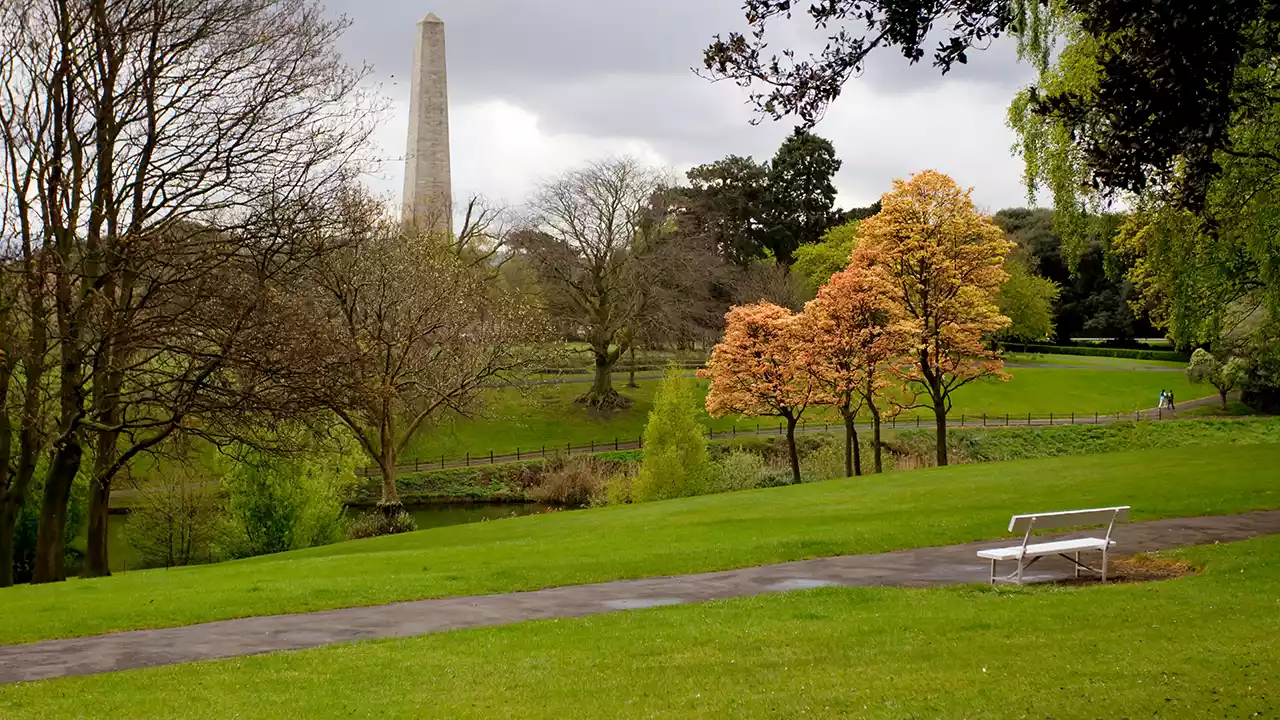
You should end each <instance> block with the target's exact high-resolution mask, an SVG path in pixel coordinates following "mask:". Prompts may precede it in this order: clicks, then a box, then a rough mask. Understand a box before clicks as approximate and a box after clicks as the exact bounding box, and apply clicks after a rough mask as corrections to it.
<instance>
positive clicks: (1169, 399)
mask: <svg viewBox="0 0 1280 720" xmlns="http://www.w3.org/2000/svg"><path fill="white" fill-rule="evenodd" d="M1166 399H1167V400H1168V401H1169V409H1170V410H1172V411H1173V412H1178V408H1176V407H1174V406H1173V391H1172V390H1170V391H1169V394H1168V395H1167V396H1166Z"/></svg>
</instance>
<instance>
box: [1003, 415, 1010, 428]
mask: <svg viewBox="0 0 1280 720" xmlns="http://www.w3.org/2000/svg"><path fill="white" fill-rule="evenodd" d="M1004 426H1005V427H1009V413H1005V414H1004Z"/></svg>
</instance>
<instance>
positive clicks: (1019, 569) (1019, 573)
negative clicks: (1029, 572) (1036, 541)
mask: <svg viewBox="0 0 1280 720" xmlns="http://www.w3.org/2000/svg"><path fill="white" fill-rule="evenodd" d="M1018 584H1019V585H1021V584H1022V558H1021V557H1019V558H1018Z"/></svg>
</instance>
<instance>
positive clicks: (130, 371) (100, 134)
mask: <svg viewBox="0 0 1280 720" xmlns="http://www.w3.org/2000/svg"><path fill="white" fill-rule="evenodd" d="M0 22H2V23H3V29H4V34H3V37H2V38H0V45H4V49H3V50H0V54H3V55H4V56H5V57H7V58H9V59H10V61H11V65H10V67H9V68H8V69H7V72H9V73H10V76H9V77H8V78H7V79H8V80H9V89H8V97H7V98H6V100H5V103H4V104H5V106H6V107H5V108H4V110H3V111H0V112H2V113H3V114H5V115H7V116H8V117H10V118H13V121H12V131H11V132H10V133H9V135H11V136H13V137H17V138H20V139H22V140H23V142H20V143H17V144H14V143H11V142H10V137H6V148H5V152H6V157H7V158H9V160H10V162H9V163H8V164H9V166H10V167H9V172H10V173H11V174H12V173H14V167H15V165H23V164H26V165H30V166H31V167H32V168H33V171H32V173H31V174H32V175H33V177H34V178H35V183H34V185H35V188H34V192H32V193H30V195H29V198H30V199H29V200H24V202H25V205H24V206H23V207H22V208H21V209H20V210H19V214H20V215H21V216H22V217H21V218H17V219H15V221H14V222H13V223H11V225H18V226H21V225H22V224H24V223H25V224H27V225H29V226H30V227H31V228H33V230H32V231H31V232H32V236H33V241H35V242H38V243H39V252H40V253H41V254H42V257H45V258H47V260H46V261H47V262H48V264H49V270H48V273H49V275H50V276H51V278H52V282H51V284H52V286H53V292H52V297H51V299H50V307H49V312H50V315H51V317H52V318H53V325H52V326H53V327H54V328H55V335H56V337H54V338H52V339H51V341H52V342H53V343H54V344H55V345H56V348H57V353H58V361H57V368H56V373H55V375H56V378H54V380H56V387H57V393H58V397H57V400H58V408H57V419H56V426H57V427H56V431H55V432H54V433H53V435H52V439H51V443H50V444H51V449H52V459H51V462H50V466H49V470H48V474H47V476H46V480H45V488H44V498H43V502H42V506H41V520H40V530H39V538H38V541H37V549H36V563H35V568H34V580H35V581H36V582H47V581H51V580H58V579H61V578H62V577H63V576H64V570H63V567H62V558H63V548H64V544H65V539H66V538H65V535H66V507H67V502H68V499H69V495H70V491H71V484H72V480H73V479H74V478H75V476H76V474H77V473H79V472H80V470H81V466H82V463H83V459H84V457H85V454H86V452H88V453H90V454H91V458H92V462H91V464H90V466H89V472H90V476H91V482H90V528H89V552H88V558H87V572H88V573H89V574H91V575H93V574H106V573H107V555H106V511H107V504H108V502H109V498H110V490H111V481H112V479H113V478H114V477H115V475H116V474H117V473H119V472H120V470H121V469H122V468H124V467H125V466H127V465H128V463H129V462H131V461H132V460H133V458H135V457H137V456H138V455H139V454H141V453H144V452H148V451H150V450H151V449H153V448H155V447H157V446H158V445H160V444H161V443H163V442H164V441H165V440H166V439H167V438H168V437H170V436H171V435H172V434H173V433H174V432H175V431H177V430H179V429H194V428H196V427H199V426H204V425H206V423H209V424H210V425H216V422H214V421H212V420H211V419H210V418H211V414H214V413H219V412H226V413H228V414H230V415H236V416H242V415H243V413H244V411H245V409H246V407H247V406H251V405H253V404H255V403H256V402H257V400H256V399H255V398H254V395H253V393H252V392H249V391H252V390H253V389H254V387H255V383H258V382H260V381H261V379H262V376H261V374H257V375H255V374H254V373H253V372H250V373H249V376H250V377H252V378H254V379H253V380H251V381H246V380H245V379H244V377H243V376H241V375H238V374H236V373H235V372H233V368H232V367H231V361H232V359H234V358H236V357H237V356H241V357H243V356H244V355H245V353H243V352H241V348H242V347H244V346H245V345H246V344H251V343H257V342H261V341H262V340H263V339H264V338H270V337H271V334H270V333H268V332H264V331H263V323H264V322H269V321H272V314H271V313H269V312H267V311H266V308H267V304H268V302H269V301H270V300H271V298H272V297H273V296H274V293H276V292H278V288H279V286H280V283H281V282H282V280H283V278H286V277H288V276H290V275H291V274H294V273H296V272H297V271H298V270H299V268H300V267H302V266H304V265H305V264H306V258H307V257H308V256H309V255H310V254H311V252H312V248H310V247H309V246H307V245H306V244H305V243H302V242H299V238H301V237H303V233H302V232H300V230H299V226H298V225H291V224H289V223H292V222H294V221H299V220H301V221H302V225H301V227H303V228H305V227H306V225H307V224H308V223H316V222H322V217H321V216H318V215H316V214H315V213H314V208H315V207H316V206H317V204H318V202H317V201H316V200H315V198H316V196H317V195H320V196H323V195H326V194H331V193H332V192H333V188H334V187H335V186H338V185H341V184H342V183H343V182H345V180H346V178H347V176H348V174H349V170H350V164H351V162H352V160H353V158H354V157H355V154H356V153H357V152H358V150H359V149H360V148H361V147H362V146H363V143H364V140H365V139H366V137H367V134H368V131H369V126H368V120H367V118H368V117H369V114H368V112H367V108H366V107H365V103H363V99H362V97H361V95H360V92H359V89H358V87H359V81H360V79H361V77H362V73H361V72H360V71H358V70H353V69H350V68H348V67H347V66H345V65H344V64H343V63H342V61H341V59H340V58H339V57H338V55H337V54H336V52H335V50H334V42H335V40H336V38H337V36H338V35H339V34H340V33H341V32H342V30H343V29H344V28H345V21H341V20H337V21H335V20H330V19H327V18H326V17H325V16H324V14H323V11H322V8H321V7H320V6H319V4H318V3H316V2H313V1H312V0H224V1H222V2H209V1H208V0H0ZM15 98H18V99H21V98H32V100H31V102H30V103H29V104H22V103H21V102H15ZM24 143H25V144H24ZM15 156H17V159H16V160H15V159H14V158H15ZM21 170H22V168H21V167H19V168H18V173H17V174H21ZM9 194H10V195H15V194H16V193H15V191H14V190H12V189H10V190H9ZM8 232H10V229H9V228H8V227H6V233H8Z"/></svg>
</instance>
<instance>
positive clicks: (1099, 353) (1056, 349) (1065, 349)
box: [1004, 343, 1191, 362]
mask: <svg viewBox="0 0 1280 720" xmlns="http://www.w3.org/2000/svg"><path fill="white" fill-rule="evenodd" d="M1004 349H1005V350H1006V351H1009V352H1022V353H1041V354H1044V355H1081V356H1087V357H1110V358H1123V359H1125V360H1166V361H1169V362H1190V360H1191V356H1190V355H1188V354H1187V353H1182V352H1176V351H1173V350H1128V349H1122V348H1105V347H1081V346H1079V345H1031V344H1018V343H1005V344H1004Z"/></svg>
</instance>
